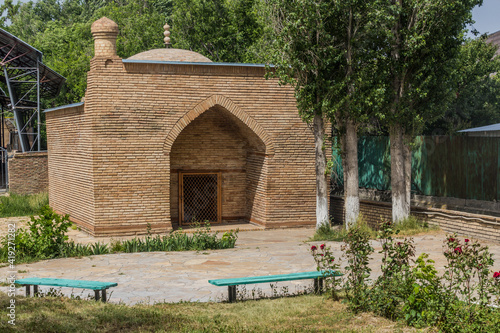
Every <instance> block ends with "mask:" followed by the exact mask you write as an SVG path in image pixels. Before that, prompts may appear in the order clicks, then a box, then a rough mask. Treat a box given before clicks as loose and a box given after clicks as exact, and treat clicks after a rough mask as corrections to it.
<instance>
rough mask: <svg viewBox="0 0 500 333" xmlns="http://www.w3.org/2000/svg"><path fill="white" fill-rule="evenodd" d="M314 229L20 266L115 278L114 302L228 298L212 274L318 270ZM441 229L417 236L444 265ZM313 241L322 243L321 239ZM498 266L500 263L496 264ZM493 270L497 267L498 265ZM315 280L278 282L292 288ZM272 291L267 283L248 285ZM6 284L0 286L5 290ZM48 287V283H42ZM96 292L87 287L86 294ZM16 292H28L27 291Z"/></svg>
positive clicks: (336, 246) (499, 249)
mask: <svg viewBox="0 0 500 333" xmlns="http://www.w3.org/2000/svg"><path fill="white" fill-rule="evenodd" d="M313 233H314V229H305V228H302V229H278V230H265V231H242V232H240V233H239V238H238V241H237V243H236V248H234V249H228V250H213V251H203V252H194V251H189V252H149V253H121V254H109V255H100V256H91V257H83V258H81V259H78V258H67V259H55V260H48V261H41V262H37V263H32V264H22V265H17V266H16V270H17V271H18V273H17V278H25V277H52V278H67V279H84V280H97V281H108V282H117V283H118V286H117V287H115V288H111V289H110V291H111V292H112V294H111V297H110V302H113V303H117V302H123V303H125V304H136V303H150V304H152V303H156V302H164V301H165V302H178V301H181V300H183V301H201V302H206V301H219V300H223V299H225V298H227V288H226V287H216V286H212V285H211V284H209V283H208V280H209V279H218V278H231V277H243V276H254V275H267V274H282V273H283V274H284V273H292V272H300V271H308V270H315V264H314V261H313V259H312V257H311V255H310V252H309V249H310V246H311V244H309V243H305V242H304V241H306V240H307V239H308V238H309V237H310V236H312V235H313ZM444 238H445V234H444V233H443V232H435V233H433V234H427V235H420V236H415V237H414V239H415V244H416V248H417V254H420V253H422V252H426V253H429V254H430V257H431V258H432V259H434V260H435V261H436V268H437V269H438V270H440V271H442V270H443V268H444V265H445V259H444V256H443V255H442V254H441V250H442V244H443V240H444ZM314 244H316V245H319V244H320V243H319V242H315V243H314ZM328 244H329V245H331V246H332V248H333V250H334V251H335V253H337V254H338V255H340V254H341V251H340V246H341V243H336V242H329V243H328ZM373 245H374V247H375V250H376V252H375V253H374V255H373V260H372V261H371V263H372V269H373V274H374V276H376V275H378V274H379V273H380V271H379V265H380V254H378V253H377V251H379V250H380V245H379V243H378V242H377V241H373ZM490 247H491V251H492V252H493V253H495V257H496V258H500V245H495V244H490ZM498 264H499V265H500V261H499V262H498ZM498 268H500V266H499V267H497V268H496V269H498ZM494 269H495V268H494ZM8 271H9V269H8V267H3V268H0V276H7V273H8ZM311 284H312V281H307V280H306V281H299V282H290V283H284V282H283V283H280V284H278V287H279V288H281V287H282V286H288V289H289V291H290V292H294V291H296V290H298V289H300V288H303V287H304V286H308V285H311ZM254 287H255V288H262V289H263V290H264V291H266V290H267V291H269V285H265V284H262V285H256V286H252V285H249V286H246V289H247V291H249V290H251V289H253V288H254ZM5 289H6V287H1V289H0V290H4V291H5ZM41 289H42V290H47V287H42V288H41ZM62 292H63V293H65V294H71V293H73V294H75V295H82V290H81V289H74V290H72V289H69V288H66V289H63V290H62ZM91 292H92V291H90V290H85V291H83V296H87V295H88V294H89V293H91ZM18 293H19V294H20V295H24V290H23V289H19V291H18Z"/></svg>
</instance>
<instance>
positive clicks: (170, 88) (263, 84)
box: [47, 42, 316, 235]
mask: <svg viewBox="0 0 500 333" xmlns="http://www.w3.org/2000/svg"><path fill="white" fill-rule="evenodd" d="M99 45H100V44H97V42H96V48H97V47H99ZM166 50H167V49H166ZM167 53H168V52H167ZM167 53H165V54H167ZM264 75H265V68H264V66H253V65H245V64H241V65H234V64H230V65H227V64H215V63H208V64H207V63H199V64H193V63H182V62H175V63H174V62H161V61H154V62H151V61H146V60H133V61H127V60H122V59H120V58H119V57H117V56H116V55H115V54H109V55H108V56H104V55H103V53H102V52H97V51H96V56H95V57H94V58H93V59H92V61H91V70H90V72H89V73H88V77H87V80H88V81H87V82H88V86H87V92H86V96H85V105H84V106H76V107H67V108H60V109H54V110H52V111H50V112H47V136H48V146H49V169H50V179H51V183H50V193H49V196H50V204H51V205H52V206H53V207H54V209H56V210H58V211H60V212H61V213H68V214H70V216H71V218H72V219H73V220H75V222H77V223H79V224H80V225H81V226H83V227H84V228H86V229H87V230H88V231H89V232H90V233H92V234H94V235H125V234H136V233H145V232H146V230H147V225H148V223H149V224H150V226H151V228H152V230H153V231H156V232H165V231H168V230H171V228H172V224H176V223H178V218H179V185H178V174H179V172H186V171H188V172H189V171H191V172H220V173H221V178H222V193H221V195H222V197H221V201H222V203H221V204H222V220H223V221H224V220H225V221H232V220H240V221H241V220H242V221H251V222H254V223H258V224H260V225H263V226H265V227H268V228H276V227H286V226H305V225H314V224H315V220H316V213H315V209H316V196H315V193H316V192H315V171H314V161H315V160H314V158H315V156H314V138H313V135H312V131H311V129H310V128H308V126H307V125H306V124H305V123H304V122H303V121H302V119H301V118H300V116H299V115H298V112H297V108H296V102H295V98H294V94H293V89H292V88H290V87H289V86H287V87H282V86H280V85H279V84H278V81H277V80H266V79H265V78H264Z"/></svg>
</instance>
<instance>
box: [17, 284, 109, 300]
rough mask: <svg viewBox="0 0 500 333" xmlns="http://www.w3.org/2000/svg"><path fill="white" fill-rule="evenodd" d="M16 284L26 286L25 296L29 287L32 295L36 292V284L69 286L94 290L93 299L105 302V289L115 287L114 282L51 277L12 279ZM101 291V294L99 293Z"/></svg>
mask: <svg viewBox="0 0 500 333" xmlns="http://www.w3.org/2000/svg"><path fill="white" fill-rule="evenodd" d="M14 282H15V283H17V284H21V285H23V286H26V297H28V296H30V293H31V292H30V289H31V286H33V295H36V294H38V286H52V287H70V288H82V289H92V290H94V294H95V300H96V301H98V300H99V299H101V300H102V301H103V302H106V289H108V288H111V287H116V286H117V285H118V283H115V282H99V281H87V280H69V279H51V278H27V279H20V280H16V281H14ZM99 292H101V295H99Z"/></svg>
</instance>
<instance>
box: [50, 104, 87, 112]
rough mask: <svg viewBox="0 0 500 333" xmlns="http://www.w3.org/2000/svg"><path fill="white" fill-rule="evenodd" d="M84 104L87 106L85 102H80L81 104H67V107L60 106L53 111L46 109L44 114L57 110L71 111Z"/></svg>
mask: <svg viewBox="0 0 500 333" xmlns="http://www.w3.org/2000/svg"><path fill="white" fill-rule="evenodd" d="M83 104H85V103H84V102H80V103H73V104H67V105H62V106H58V107H55V108H52V109H46V110H45V111H43V112H50V111H56V110H60V109H69V108H74V107H77V106H82V105H83Z"/></svg>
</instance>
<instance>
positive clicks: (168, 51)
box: [128, 24, 212, 62]
mask: <svg viewBox="0 0 500 333" xmlns="http://www.w3.org/2000/svg"><path fill="white" fill-rule="evenodd" d="M163 28H164V29H165V32H164V33H163V34H164V35H165V38H164V39H163V40H164V41H165V45H166V48H164V49H154V50H149V51H144V52H141V53H138V54H136V55H133V56H131V57H130V58H128V59H129V60H154V61H182V62H212V60H210V59H208V58H207V57H205V56H203V55H201V54H199V53H197V52H193V51H188V50H182V49H172V48H170V26H169V25H168V24H165V26H164V27H163Z"/></svg>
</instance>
